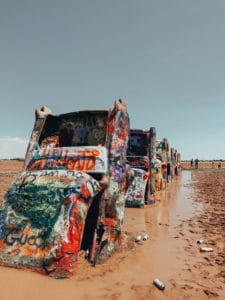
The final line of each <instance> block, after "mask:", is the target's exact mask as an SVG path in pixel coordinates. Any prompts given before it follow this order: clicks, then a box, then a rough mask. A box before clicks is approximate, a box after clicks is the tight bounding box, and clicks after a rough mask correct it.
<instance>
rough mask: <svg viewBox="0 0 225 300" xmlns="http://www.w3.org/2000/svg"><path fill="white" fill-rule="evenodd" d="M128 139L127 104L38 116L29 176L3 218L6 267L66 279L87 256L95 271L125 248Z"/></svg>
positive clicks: (12, 193) (1, 257)
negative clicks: (84, 254) (81, 257)
mask: <svg viewBox="0 0 225 300" xmlns="http://www.w3.org/2000/svg"><path fill="white" fill-rule="evenodd" d="M128 135H129V116H128V114H127V110H126V104H125V103H124V102H123V101H122V100H118V101H116V102H115V105H114V107H113V108H112V109H109V110H107V111H82V112H74V113H68V114H63V115H58V116H56V115H53V114H52V112H51V111H50V110H49V109H47V108H46V107H43V108H42V109H41V110H36V120H35V124H34V128H33V132H32V134H31V138H30V141H29V144H28V148H27V153H26V156H25V163H24V170H23V173H21V174H20V175H19V176H18V178H17V180H16V181H15V182H14V183H13V184H12V186H11V187H10V188H9V190H8V192H7V194H6V195H5V198H4V209H3V210H2V211H0V264H1V265H4V266H11V267H17V268H28V269H31V270H34V271H37V272H40V273H42V274H47V275H49V276H52V277H55V278H64V277H68V276H70V275H71V274H73V273H74V271H75V269H76V264H77V255H78V251H79V250H80V249H84V250H86V251H87V253H89V256H88V259H89V260H90V261H91V262H92V263H93V264H95V263H98V262H99V261H101V260H102V259H106V258H107V257H108V256H110V255H111V254H112V252H113V251H115V250H116V249H117V247H118V246H119V243H120V235H121V225H122V223H123V218H124V207H125V201H124V195H125V190H126V185H127V183H126V152H127V143H128ZM90 220H91V221H90Z"/></svg>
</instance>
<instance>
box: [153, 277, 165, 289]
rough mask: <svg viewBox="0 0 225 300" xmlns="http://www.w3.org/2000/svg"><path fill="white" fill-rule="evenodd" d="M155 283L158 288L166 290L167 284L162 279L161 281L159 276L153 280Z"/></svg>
mask: <svg viewBox="0 0 225 300" xmlns="http://www.w3.org/2000/svg"><path fill="white" fill-rule="evenodd" d="M153 284H154V285H155V286H156V287H157V288H158V289H160V290H162V291H163V290H164V289H165V287H166V286H165V284H164V283H163V282H162V281H160V280H159V279H158V278H155V279H154V280H153Z"/></svg>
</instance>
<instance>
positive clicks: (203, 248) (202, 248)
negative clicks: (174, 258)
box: [200, 247, 213, 252]
mask: <svg viewBox="0 0 225 300" xmlns="http://www.w3.org/2000/svg"><path fill="white" fill-rule="evenodd" d="M200 252H213V248H208V247H201V248H200Z"/></svg>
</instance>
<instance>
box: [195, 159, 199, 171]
mask: <svg viewBox="0 0 225 300" xmlns="http://www.w3.org/2000/svg"><path fill="white" fill-rule="evenodd" d="M198 162H199V160H198V159H197V158H196V159H195V169H198Z"/></svg>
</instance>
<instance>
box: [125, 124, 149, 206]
mask: <svg viewBox="0 0 225 300" xmlns="http://www.w3.org/2000/svg"><path fill="white" fill-rule="evenodd" d="M154 156H155V128H154V127H151V128H150V130H149V131H148V130H142V129H130V136H129V146H128V151H127V163H128V165H129V167H130V168H131V171H132V172H133V180H132V181H131V182H130V184H129V185H128V188H127V192H126V198H125V199H126V200H125V203H126V206H127V207H143V206H144V205H145V204H151V203H152V202H153V201H154V193H155V189H154V183H153V181H154V174H153V166H152V162H153V159H154Z"/></svg>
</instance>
